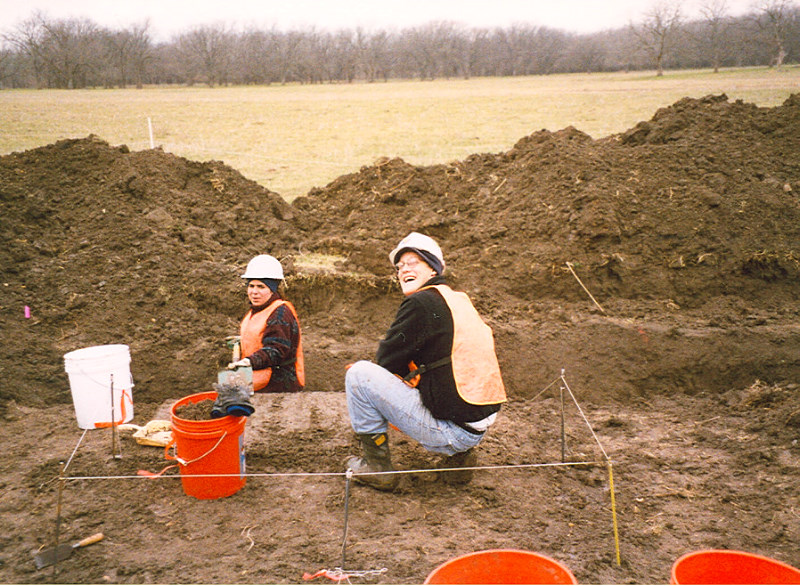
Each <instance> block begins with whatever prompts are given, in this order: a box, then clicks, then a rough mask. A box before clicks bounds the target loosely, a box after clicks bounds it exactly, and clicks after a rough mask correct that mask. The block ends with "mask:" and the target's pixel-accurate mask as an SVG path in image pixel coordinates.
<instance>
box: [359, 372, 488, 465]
mask: <svg viewBox="0 0 800 586" xmlns="http://www.w3.org/2000/svg"><path fill="white" fill-rule="evenodd" d="M344 384H345V390H346V391H347V409H348V411H349V412H350V424H351V425H352V426H353V430H354V431H355V432H356V433H358V434H373V433H381V432H385V431H387V429H388V427H389V423H392V425H394V426H395V427H397V429H399V430H400V431H402V432H403V433H404V434H406V435H407V436H408V437H410V438H412V439H414V440H416V441H418V442H419V443H420V445H422V447H423V448H425V449H426V450H428V451H429V452H436V453H437V454H445V455H447V456H452V455H453V454H456V453H458V452H466V451H467V450H468V449H470V448H472V447H475V446H476V445H478V444H479V443H480V441H481V440H482V439H483V434H481V435H477V434H474V433H470V432H468V431H466V430H464V429H461V428H460V427H459V426H458V425H456V424H455V423H453V422H452V421H447V420H443V419H436V418H434V417H433V415H431V412H430V411H428V409H427V408H426V407H425V406H424V405H423V404H422V399H421V397H420V394H419V391H417V389H415V388H412V387H410V386H408V385H407V384H406V383H405V382H403V380H402V379H400V378H398V377H396V376H395V375H393V374H392V373H391V372H389V371H388V370H386V369H385V368H383V367H381V366H378V365H377V364H374V363H372V362H368V361H366V360H361V361H359V362H356V363H355V364H353V366H351V367H350V368H349V369H348V370H347V375H346V376H345V381H344Z"/></svg>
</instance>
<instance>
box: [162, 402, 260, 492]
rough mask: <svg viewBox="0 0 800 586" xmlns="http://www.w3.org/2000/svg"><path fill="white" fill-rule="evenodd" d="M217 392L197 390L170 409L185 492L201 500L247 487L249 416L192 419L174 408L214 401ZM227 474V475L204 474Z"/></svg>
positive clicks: (176, 453)
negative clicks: (176, 413) (199, 391)
mask: <svg viewBox="0 0 800 586" xmlns="http://www.w3.org/2000/svg"><path fill="white" fill-rule="evenodd" d="M216 398H217V393H215V392H208V393H197V394H194V395H189V396H188V397H184V398H183V399H180V400H179V401H177V402H176V403H175V404H174V405H173V406H172V408H171V409H170V416H171V420H172V439H173V442H174V445H175V456H170V455H169V453H168V451H169V448H170V446H167V458H169V459H171V460H177V461H178V466H179V468H180V472H181V483H182V485H183V492H185V493H186V494H188V495H189V496H193V497H195V498H198V499H218V498H222V497H226V496H230V495H232V494H234V493H235V492H237V491H238V490H239V489H241V488H242V487H243V486H244V482H245V475H244V471H245V463H244V426H245V423H246V422H247V417H233V416H231V415H226V416H225V417H220V418H219V419H208V420H202V421H191V420H188V419H181V418H180V417H178V416H177V415H175V411H177V410H178V409H180V408H181V407H182V406H184V405H188V404H189V403H199V402H201V401H205V400H206V399H210V400H212V401H213V400H215V399H216ZM208 474H224V475H226V476H205V475H208Z"/></svg>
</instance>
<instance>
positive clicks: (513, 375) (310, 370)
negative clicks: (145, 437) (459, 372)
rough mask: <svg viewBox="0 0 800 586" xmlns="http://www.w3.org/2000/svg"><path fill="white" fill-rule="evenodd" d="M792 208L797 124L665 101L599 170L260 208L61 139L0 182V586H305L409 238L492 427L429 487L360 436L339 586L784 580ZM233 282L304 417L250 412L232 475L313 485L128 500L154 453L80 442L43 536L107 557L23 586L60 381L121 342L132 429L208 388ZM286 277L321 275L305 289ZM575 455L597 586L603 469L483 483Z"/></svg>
mask: <svg viewBox="0 0 800 586" xmlns="http://www.w3.org/2000/svg"><path fill="white" fill-rule="evenodd" d="M799 192H800V95H794V96H792V97H791V98H790V99H788V100H787V101H786V102H785V103H784V104H783V105H782V106H780V107H777V108H757V107H755V106H753V105H751V104H745V103H741V102H735V103H730V102H729V101H728V99H727V98H726V97H725V96H710V97H707V98H704V99H700V100H695V99H684V100H681V101H679V102H677V103H676V104H674V105H672V106H670V107H668V108H664V109H662V110H659V111H658V112H657V113H656V114H655V115H654V116H653V118H652V119H651V120H649V121H644V122H641V123H640V124H638V125H637V126H636V127H634V128H632V129H630V130H629V131H628V132H625V133H622V134H619V135H615V136H611V137H608V138H605V139H602V140H593V139H591V138H590V137H589V136H587V135H585V134H583V133H582V132H580V131H579V130H577V129H574V128H566V129H563V130H561V131H558V132H548V131H540V132H535V133H533V134H531V135H530V136H527V137H524V138H522V139H521V140H519V141H518V143H517V144H516V145H514V146H513V148H511V149H510V150H509V151H507V152H504V153H497V154H475V155H473V156H470V157H468V158H466V159H465V160H463V161H453V162H450V163H447V164H441V165H433V166H427V167H418V166H412V165H409V164H407V163H405V162H404V161H402V160H400V159H385V160H381V161H376V162H375V164H373V165H370V166H367V167H364V168H362V169H361V170H359V171H358V172H357V173H353V174H349V175H345V176H343V177H340V178H338V179H337V180H335V181H333V182H332V183H331V184H329V185H328V186H326V187H325V188H323V189H316V190H313V191H312V192H311V193H309V194H308V196H307V197H302V198H298V199H297V200H295V201H294V202H293V203H292V205H287V204H286V203H285V202H284V201H283V200H282V199H281V198H280V196H279V195H277V194H275V193H271V192H269V191H268V190H266V189H264V188H262V187H260V186H258V185H256V184H255V183H253V182H252V181H249V180H247V179H245V178H243V177H242V176H241V175H240V174H239V173H238V172H236V171H235V170H233V169H230V168H229V167H227V166H226V165H224V164H222V163H220V162H215V161H211V162H204V163H199V162H193V161H188V160H185V159H182V158H180V157H175V156H173V155H170V154H167V153H164V152H162V151H160V150H157V149H156V150H150V151H144V152H136V153H132V152H129V150H128V149H127V148H126V147H125V146H116V147H115V146H111V145H109V144H107V143H106V142H104V141H103V140H101V139H98V138H97V137H93V136H90V137H88V138H85V139H81V140H66V141H60V142H58V143H56V144H53V145H49V146H45V147H42V148H38V149H34V150H31V151H26V152H23V153H14V154H11V155H8V156H3V157H0V241H1V242H2V247H0V273H1V274H2V280H1V281H0V309H1V310H2V311H0V328H1V329H2V331H3V333H4V343H3V344H2V345H0V381H1V382H2V386H0V409H1V410H2V411H0V414H2V418H3V421H4V423H5V425H4V426H3V429H4V430H5V431H4V432H3V434H1V435H0V437H2V439H3V442H4V443H5V444H6V445H9V446H11V445H13V446H15V457H14V458H6V459H4V460H3V461H2V462H1V463H0V472H2V475H3V481H2V483H0V487H1V488H3V490H4V495H5V496H6V497H7V498H6V501H7V506H6V507H4V509H3V513H2V516H3V520H4V523H5V525H6V526H8V527H9V530H8V531H7V532H6V533H5V535H4V536H3V537H2V538H0V546H1V547H0V549H2V550H3V552H4V553H3V555H2V556H0V579H2V580H3V581H6V582H9V583H26V582H43V581H45V582H46V581H52V582H69V583H86V582H96V583H99V582H131V583H174V582H181V581H185V582H197V583H201V582H202V583H239V582H248V583H249V582H253V583H278V582H281V583H287V582H299V581H300V577H301V576H302V572H303V571H305V570H308V571H314V570H318V569H320V568H323V567H332V566H334V565H335V563H336V561H337V560H338V559H340V558H339V556H340V555H342V550H341V546H342V544H341V542H340V541H339V538H340V536H341V523H342V505H343V502H344V499H345V491H344V486H343V482H342V479H341V478H340V477H339V475H340V474H341V471H342V461H343V459H344V458H345V456H346V455H347V454H349V453H354V450H355V449H356V445H355V442H354V441H353V438H352V434H351V433H350V432H349V430H348V428H347V425H346V423H345V419H346V416H345V412H346V405H345V404H344V400H343V395H342V393H341V391H342V386H343V365H344V364H346V363H347V362H351V361H353V360H355V359H361V358H370V357H371V356H372V355H373V353H374V351H375V347H376V344H377V341H378V340H379V339H380V337H381V335H382V334H383V332H384V331H385V328H386V327H387V326H388V325H389V323H390V321H391V319H392V317H393V313H394V310H395V309H396V307H397V305H398V303H399V301H400V294H399V292H398V290H397V287H396V283H394V281H393V278H392V277H391V275H389V274H388V271H389V268H390V267H389V265H388V262H387V258H386V253H387V251H388V250H390V249H391V247H392V246H393V245H394V244H395V243H396V242H397V241H398V239H399V238H401V237H402V236H404V235H405V234H407V233H408V232H409V231H411V230H419V231H422V232H425V233H428V234H430V235H431V236H434V237H435V238H437V239H438V240H439V241H440V243H441V244H442V248H443V249H444V252H445V256H446V259H447V263H448V268H449V271H450V274H451V279H452V281H453V282H454V284H455V285H456V286H457V287H458V288H461V289H464V290H466V291H468V292H469V293H470V295H471V297H472V298H473V299H474V301H475V303H476V305H477V307H478V308H479V310H480V311H481V312H482V313H483V314H484V315H485V316H486V317H487V320H488V321H489V322H490V323H491V325H492V326H493V328H494V331H495V334H496V341H497V349H498V355H499V358H500V362H501V367H502V371H503V377H504V380H505V382H506V386H507V388H508V391H509V396H510V401H509V404H508V405H507V406H506V407H504V409H503V410H502V411H501V412H500V415H499V417H498V423H497V424H496V425H495V426H494V427H493V428H492V430H490V433H489V434H487V435H488V437H487V438H486V439H485V440H484V442H482V444H481V447H480V454H479V458H480V459H479V463H480V464H481V465H486V466H496V467H497V468H502V469H503V470H502V471H499V470H481V471H478V472H477V473H476V479H475V480H474V481H473V482H472V483H471V484H470V485H468V486H466V487H459V488H453V487H450V486H447V485H443V484H442V483H438V482H437V480H436V478H437V476H436V473H431V472H428V471H427V470H425V469H427V468H431V467H434V466H435V463H434V461H433V460H434V459H433V458H432V457H431V455H430V454H426V453H424V451H423V450H421V449H420V448H419V447H418V446H417V445H416V444H414V443H413V442H409V441H408V440H407V439H406V438H403V437H400V436H398V435H397V434H394V432H392V438H391V443H392V446H393V450H394V454H395V458H396V461H397V463H398V465H399V466H400V467H401V468H402V469H403V470H406V471H408V470H417V471H418V472H416V473H414V474H412V475H409V476H408V478H407V480H406V481H405V482H404V483H403V487H402V489H401V490H400V491H399V493H398V494H383V493H380V494H376V493H375V492H374V491H371V490H368V489H362V488H361V487H359V488H358V489H354V490H353V492H352V494H351V499H352V502H351V504H350V505H351V506H350V511H351V513H350V519H351V533H350V535H351V540H350V543H349V544H348V550H347V551H348V555H349V556H350V557H349V558H348V559H349V560H353V561H352V562H351V563H354V564H356V567H360V568H363V569H368V568H387V573H385V574H381V575H380V576H377V575H368V576H366V577H364V578H362V579H363V580H364V581H366V582H368V583H375V582H382V583H416V582H420V581H422V580H423V579H424V577H425V576H426V575H427V573H428V572H429V571H430V570H432V569H433V568H434V567H435V566H436V565H438V564H439V563H441V562H443V561H445V560H447V559H449V558H452V557H455V555H460V554H463V553H467V552H469V551H474V550H476V549H492V548H503V547H505V548H522V549H531V550H535V551H540V552H542V553H545V554H548V555H550V556H551V557H555V558H556V559H559V560H560V561H562V562H564V563H566V565H567V566H568V567H570V569H571V570H573V572H574V573H575V575H576V576H577V578H578V580H579V581H580V582H587V583H612V582H614V583H632V582H644V583H658V582H666V581H667V580H668V576H669V568H670V564H671V563H672V562H673V561H674V560H675V559H676V558H677V557H678V556H679V555H681V554H683V553H686V551H687V548H688V549H708V548H732V549H746V550H752V551H755V552H756V553H763V554H765V555H771V556H773V557H777V558H779V559H781V560H782V561H787V562H788V563H791V564H794V565H800V558H798V557H797V556H798V553H797V547H796V544H797V542H798V540H800V521H799V520H798V519H799V517H798V515H797V513H796V512H795V511H794V510H788V509H787V507H786V503H787V502H795V501H796V500H797V499H798V498H800V494H798V490H800V489H798V487H800V482H798V470H800V452H798V450H799V449H800V448H799V447H798V445H797V442H798V440H797V439H796V437H797V429H798V426H800V415H799V414H800V395H798V393H797V383H796V381H797V380H798V378H799V377H800V352H798V348H800V325H798V323H799V321H800V320H799V319H798V318H799V316H800V287H798V278H800V195H799ZM262 252H269V253H271V254H274V255H276V256H278V257H280V258H281V259H282V260H283V261H284V262H285V264H286V266H287V273H288V278H287V288H288V290H287V297H288V298H290V299H291V300H292V301H293V302H294V303H295V305H296V307H297V309H298V312H299V314H300V316H301V321H302V326H303V330H304V336H305V337H304V345H305V349H306V372H307V380H308V391H312V392H307V393H299V394H292V395H266V396H265V395H257V396H256V397H254V400H255V402H256V405H257V409H256V411H257V414H256V415H257V416H256V417H254V418H253V420H252V421H250V422H249V424H248V432H247V434H248V441H247V462H248V471H250V470H254V471H256V472H266V473H278V474H282V473H291V474H295V473H309V472H321V473H327V474H332V475H331V476H330V477H329V478H320V477H315V478H312V479H309V478H307V477H304V476H302V477H296V478H295V477H291V478H288V477H287V478H281V479H276V478H273V477H268V478H264V479H261V478H253V479H250V480H249V481H248V484H247V486H246V487H245V488H244V489H243V490H242V491H241V492H240V493H237V494H236V495H234V496H232V497H230V498H228V499H222V500H220V501H211V502H208V501H196V500H194V499H190V498H182V496H183V495H181V494H180V488H178V486H179V481H177V479H175V478H170V477H163V482H155V483H152V482H151V481H149V480H142V479H141V478H140V477H137V476H136V474H137V470H138V469H141V468H147V469H150V470H154V471H155V470H159V469H160V468H162V467H163V466H164V465H165V463H164V459H163V453H162V452H161V451H160V450H159V451H158V452H154V451H152V448H146V447H143V446H139V445H138V444H136V443H135V442H134V441H133V440H131V439H130V438H127V437H126V438H123V447H124V451H125V457H124V458H122V459H119V460H118V459H111V460H109V458H108V445H109V442H108V441H107V439H108V438H107V437H106V436H104V435H103V434H104V432H103V431H97V432H94V435H92V434H89V436H88V437H87V438H86V441H85V442H84V445H83V446H81V449H80V450H79V451H78V450H76V451H75V452H73V456H74V460H73V459H72V458H71V463H72V468H71V473H72V474H73V475H74V476H81V475H88V476H92V475H97V474H102V475H106V474H109V475H111V476H108V477H107V476H101V478H107V480H100V481H95V480H92V481H84V480H80V481H75V482H70V483H68V485H67V489H66V490H65V491H64V498H63V500H64V506H63V518H62V520H61V530H62V534H61V537H62V540H63V539H73V538H80V537H82V536H85V535H88V534H90V533H94V532H95V531H98V530H103V531H104V532H105V533H106V536H107V537H106V539H105V540H104V542H102V543H101V544H97V545H95V546H92V547H93V548H94V549H93V550H92V552H91V554H89V552H88V551H86V552H83V551H82V552H81V553H77V552H76V554H75V555H74V556H73V558H72V559H71V560H69V562H65V563H63V564H62V570H61V572H62V573H61V574H59V575H56V574H48V575H47V576H45V575H43V574H42V573H34V569H33V564H32V563H31V561H30V559H29V558H30V556H28V553H29V552H30V551H31V550H35V549H36V548H37V547H39V546H42V545H49V543H46V542H47V541H48V540H50V539H51V538H52V532H53V515H54V513H53V511H54V507H55V504H54V503H55V501H56V498H59V499H60V497H57V496H56V493H57V485H58V483H57V482H55V480H57V476H58V474H59V471H60V470H61V469H62V466H63V461H64V458H65V457H66V456H67V455H69V453H70V450H72V449H73V447H74V446H75V441H76V439H77V430H76V428H75V422H74V417H73V414H72V413H71V406H69V404H70V403H71V399H70V394H69V384H68V381H67V377H66V374H65V372H64V362H63V355H64V354H65V353H66V352H68V351H71V350H75V349H78V348H82V347H86V346H92V345H98V344H110V343H125V344H128V345H129V346H130V349H131V357H132V362H131V372H132V374H133V378H134V381H135V384H136V386H135V388H134V393H133V394H134V402H135V408H136V420H137V421H138V422H145V421H147V420H148V419H150V418H153V416H155V415H158V414H160V415H161V418H163V416H164V415H163V413H164V411H163V410H164V407H165V406H169V405H170V404H172V402H174V401H175V400H176V399H178V398H180V397H183V396H186V395H188V394H191V393H195V392H199V391H203V390H211V388H210V387H211V384H212V383H213V382H215V380H216V374H215V373H216V371H217V370H218V369H219V368H220V367H221V366H222V365H223V364H224V363H225V362H226V361H227V359H228V356H229V351H228V349H227V348H226V347H225V344H224V338H225V336H228V335H230V334H233V333H235V332H236V329H237V326H238V320H239V318H240V317H241V315H242V313H243V312H244V311H245V309H246V301H245V295H244V291H243V288H242V285H241V280H240V279H239V274H240V271H241V269H242V267H243V266H244V264H245V263H246V262H247V260H248V259H249V258H250V257H252V256H253V255H255V254H259V253H262ZM311 252H317V253H326V254H332V255H336V256H338V257H341V259H342V260H341V261H340V262H339V264H338V266H337V267H336V268H331V267H327V268H324V269H318V268H309V267H307V266H305V265H303V264H302V263H301V262H299V261H300V259H301V257H302V256H303V255H305V254H306V253H311ZM26 306H27V307H28V308H30V312H31V313H30V317H29V318H28V317H26V314H25V307H26ZM562 369H564V372H565V373H566V379H564V380H568V381H569V384H570V387H571V389H570V392H572V390H574V391H575V393H576V394H577V396H578V397H579V399H580V401H581V404H582V405H583V406H584V407H585V408H586V413H587V415H588V420H586V422H588V423H590V424H591V426H592V427H593V429H594V430H596V432H597V435H596V436H594V438H593V437H592V435H590V434H589V433H588V431H587V430H586V429H585V427H582V426H583V425H584V420H583V419H582V418H581V417H579V416H578V415H579V414H578V413H577V412H575V411H574V410H573V411H572V412H569V413H568V414H567V422H568V425H567V426H566V427H567V429H568V430H569V431H568V433H566V434H564V432H563V430H560V429H559V424H558V422H559V412H560V405H559V400H558V396H557V395H556V396H553V394H552V393H550V394H545V395H542V393H543V392H544V390H548V389H551V388H552V389H556V388H557V387H554V386H553V385H552V383H554V382H556V381H558V376H559V373H560V372H561V371H562ZM580 415H582V416H583V413H581V414H580ZM155 418H158V417H155ZM258 422H261V425H260V426H259V425H257V424H258ZM575 430H582V431H581V432H580V433H579V432H576V431H575ZM592 433H594V431H593V432H592ZM559 437H561V438H562V444H561V453H560V454H559V441H558V438H559ZM81 439H82V437H81ZM593 439H596V440H597V441H602V442H603V445H604V446H605V449H606V450H608V453H609V454H610V455H611V457H612V458H614V460H615V463H614V467H615V471H616V472H615V475H616V478H617V482H618V489H617V490H618V492H617V497H618V499H617V507H618V510H619V519H620V533H621V537H622V560H623V563H622V565H617V564H616V563H615V558H614V549H613V540H612V529H611V527H610V525H611V523H610V521H611V519H610V515H609V514H608V512H609V501H608V493H609V485H608V484H607V481H608V480H610V478H609V477H608V476H606V473H605V462H604V461H601V466H600V467H595V468H591V467H590V468H574V469H568V470H566V471H565V470H562V469H557V468H548V469H539V470H532V469H526V470H524V471H519V470H507V468H509V465H517V464H520V465H523V464H525V465H527V464H531V463H540V462H543V463H549V462H558V461H559V457H560V455H563V454H564V449H565V445H566V449H567V458H568V459H570V460H572V461H584V460H587V459H589V460H597V459H598V458H599V455H598V454H599V451H598V449H597V446H595V445H594V444H593ZM419 470H425V471H421V472H420V471H419ZM117 476H118V477H119V478H124V480H120V479H117V478H116V477H117ZM131 479H134V480H131ZM59 494H60V493H59ZM532 494H533V495H536V498H531V495H532ZM59 502H60V500H59ZM298 502H301V503H302V505H301V506H300V507H298V506H297V504H298ZM84 554H86V555H84Z"/></svg>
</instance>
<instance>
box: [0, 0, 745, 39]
mask: <svg viewBox="0 0 800 586" xmlns="http://www.w3.org/2000/svg"><path fill="white" fill-rule="evenodd" d="M664 1H665V0H0V28H2V29H3V30H7V29H9V28H11V27H13V26H15V25H16V24H19V23H20V22H21V21H23V20H25V19H26V18H29V17H30V16H31V15H32V14H33V13H34V11H36V10H40V11H42V12H43V13H44V14H45V15H47V16H49V17H51V18H57V19H61V18H72V17H86V18H89V19H90V20H92V21H93V22H95V23H97V24H99V25H102V26H106V27H109V28H125V27H127V26H128V25H130V24H138V23H141V22H143V21H144V20H145V19H148V18H149V20H150V31H151V33H152V34H153V36H154V37H155V38H156V40H158V41H162V40H168V39H169V38H170V37H171V36H172V35H173V34H175V33H179V32H185V31H187V30H189V29H190V28H192V27H194V26H198V25H207V24H227V25H230V26H233V27H243V26H250V25H251V26H254V27H256V28H270V27H272V26H275V27H276V28H278V29H280V30H288V29H292V28H300V29H306V28H310V27H312V26H314V27H316V28H319V29H330V30H335V29H341V28H350V29H352V28H356V27H362V28H364V29H367V30H375V29H403V28H408V27H412V26H416V25H421V24H426V23H429V22H432V21H437V20H447V21H452V22H457V23H461V24H464V25H466V26H467V27H469V28H473V27H496V26H499V27H507V26H510V25H513V24H519V23H528V24H532V25H537V26H548V27H552V28H556V29H561V30H565V31H570V32H577V33H586V32H594V31H599V30H603V29H609V28H618V27H622V26H625V25H627V24H628V23H629V22H631V21H633V22H636V21H637V20H640V19H641V17H642V15H643V14H644V13H645V12H646V11H647V10H648V8H651V7H652V6H653V5H655V4H656V3H658V2H664ZM666 1H669V2H670V3H672V2H675V1H678V0H666ZM704 2H705V0H683V1H682V3H681V4H682V7H683V11H684V13H685V14H686V16H688V17H690V18H693V17H698V16H699V12H698V7H699V6H701V5H702V4H703V3H704ZM752 3H753V0H727V5H728V10H729V12H730V14H731V15H734V16H736V15H740V14H743V13H745V12H747V11H748V10H749V9H750V8H751V7H752Z"/></svg>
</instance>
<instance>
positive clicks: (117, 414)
mask: <svg viewBox="0 0 800 586" xmlns="http://www.w3.org/2000/svg"><path fill="white" fill-rule="evenodd" d="M130 365H131V355H130V352H129V350H128V346H126V345H125V344H109V345H107V346H91V347H89V348H82V349H80V350H74V351H73V352H68V353H67V354H64V368H65V370H66V371H67V374H68V375H69V387H70V391H72V402H73V403H74V404H75V416H76V417H77V419H78V427H80V428H81V429H95V428H97V427H110V426H111V424H112V422H113V423H115V424H120V423H125V422H128V421H130V420H131V419H133V377H132V376H131V368H130ZM112 388H113V390H114V395H113V413H112V395H111V390H112Z"/></svg>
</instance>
